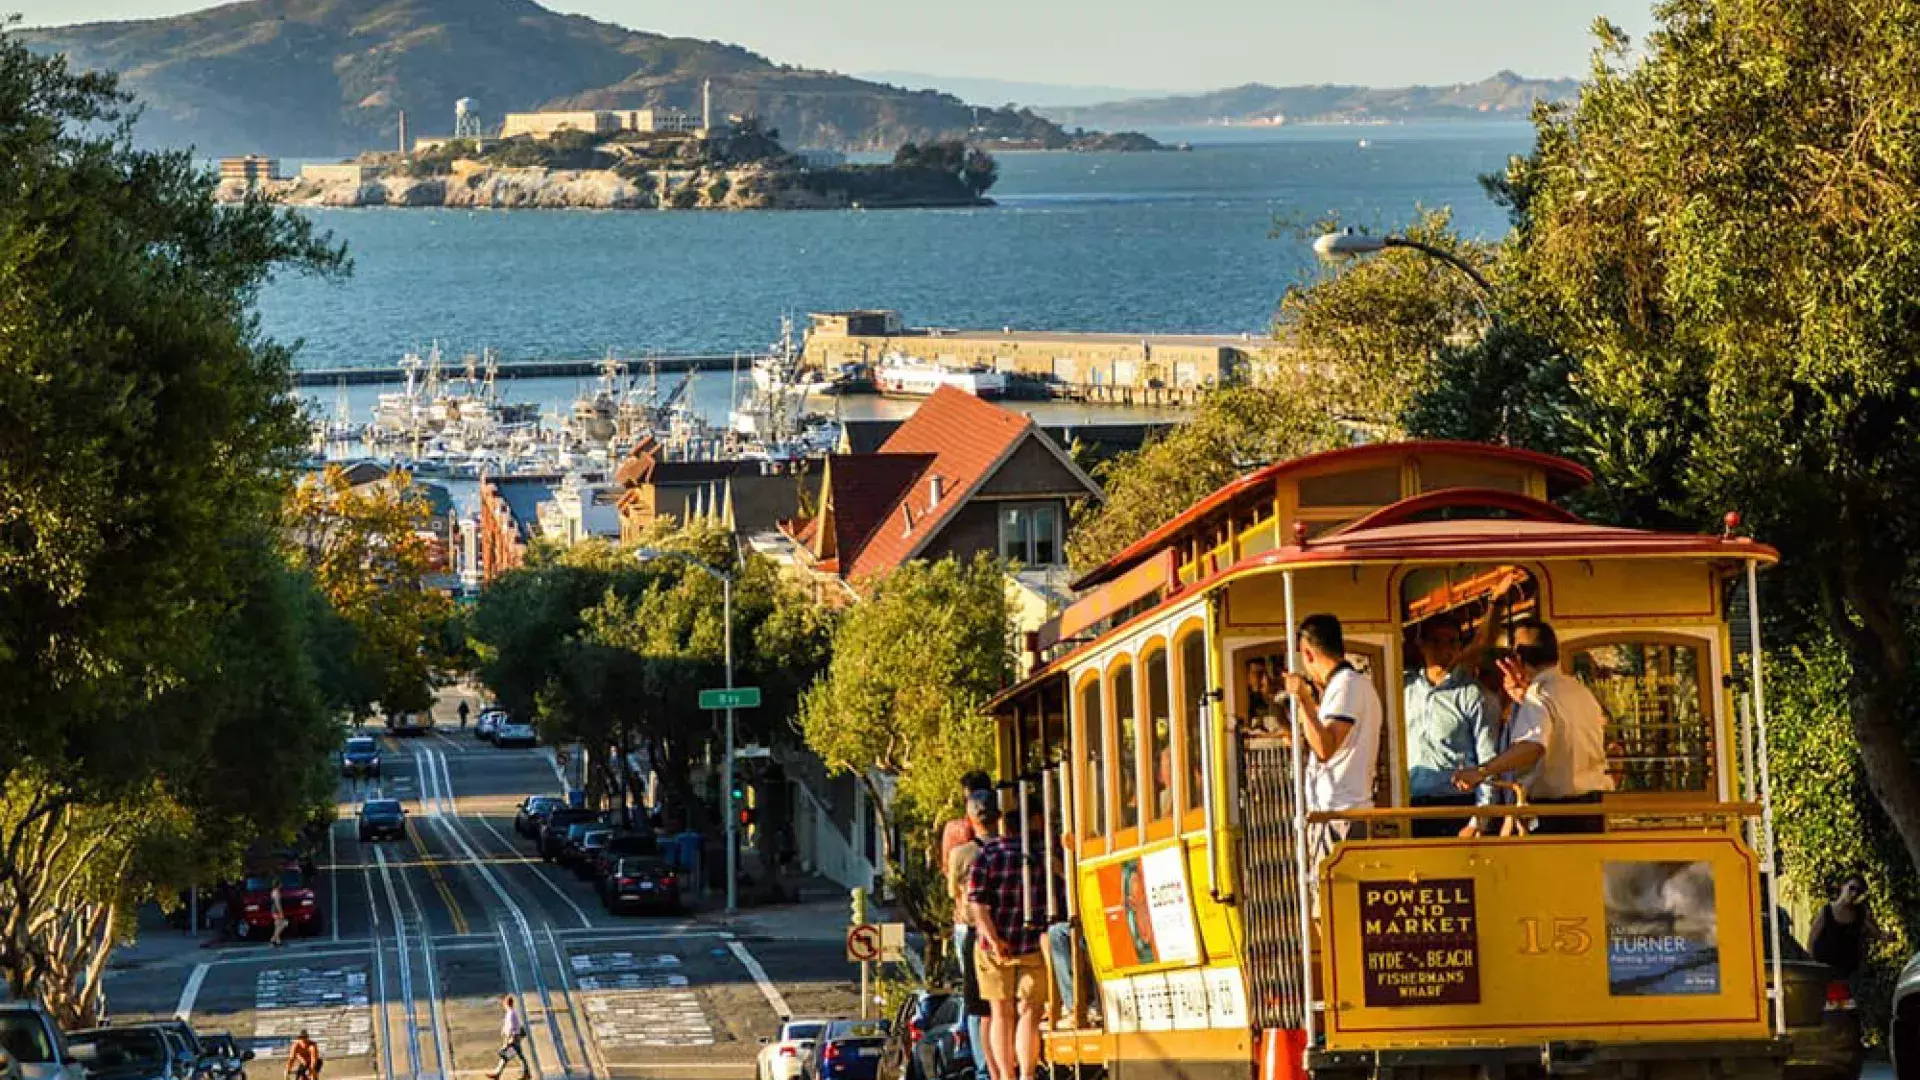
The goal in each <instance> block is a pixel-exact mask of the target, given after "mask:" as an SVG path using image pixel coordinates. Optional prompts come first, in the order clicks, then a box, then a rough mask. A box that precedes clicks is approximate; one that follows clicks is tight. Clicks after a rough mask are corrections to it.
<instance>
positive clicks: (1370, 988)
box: [1360, 878, 1480, 1008]
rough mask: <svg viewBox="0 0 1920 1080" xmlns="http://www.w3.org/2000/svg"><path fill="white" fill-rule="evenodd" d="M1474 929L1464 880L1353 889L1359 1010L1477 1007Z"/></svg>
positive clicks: (1376, 883) (1379, 884)
mask: <svg viewBox="0 0 1920 1080" xmlns="http://www.w3.org/2000/svg"><path fill="white" fill-rule="evenodd" d="M1478 929H1479V918H1478V915H1477V913H1476V911H1475V908H1474V901H1473V879H1472V878H1451V879H1444V880H1434V881H1423V882H1420V883H1419V884H1417V885H1414V884H1408V883H1407V882H1405V881H1363V882H1360V953H1361V960H1362V962H1363V964H1364V969H1365V970H1364V977H1363V979H1362V984H1363V986H1364V987H1365V990H1366V1002H1367V1005H1368V1006H1369V1007H1374V1008H1392V1007H1394V1006H1401V1005H1476V1004H1479V1002H1480V937H1479V933H1478Z"/></svg>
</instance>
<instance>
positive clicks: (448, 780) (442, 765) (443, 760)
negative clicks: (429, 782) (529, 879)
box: [427, 750, 593, 929]
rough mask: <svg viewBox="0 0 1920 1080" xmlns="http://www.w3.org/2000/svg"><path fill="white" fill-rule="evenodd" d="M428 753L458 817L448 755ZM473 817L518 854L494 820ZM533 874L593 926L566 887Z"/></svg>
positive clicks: (439, 784)
mask: <svg viewBox="0 0 1920 1080" xmlns="http://www.w3.org/2000/svg"><path fill="white" fill-rule="evenodd" d="M427 754H428V756H429V757H430V758H431V759H433V760H434V761H435V762H437V766H436V765H434V764H431V763H430V764H429V768H435V767H437V768H438V770H439V775H438V776H436V777H435V778H434V787H435V788H436V789H438V790H440V791H443V792H445V793H446V795H445V797H444V799H443V801H445V802H446V803H448V809H449V810H450V811H451V813H452V814H453V815H454V816H455V817H458V816H459V813H460V807H459V804H458V802H457V801H454V800H453V799H452V793H453V774H452V772H450V771H449V770H448V768H447V756H446V754H445V753H444V752H442V751H439V750H429V751H427ZM473 818H474V820H476V821H478V822H479V823H480V824H481V826H482V827H483V828H485V829H486V830H487V831H488V832H490V833H492V834H493V838H494V839H495V840H498V841H500V843H501V845H502V846H504V847H505V848H506V849H507V850H508V851H511V852H514V853H516V854H518V852H519V850H520V849H519V848H517V847H515V846H514V844H513V841H511V840H509V839H507V838H506V836H505V835H503V834H502V833H501V832H500V830H499V829H496V828H494V827H493V822H491V821H488V820H487V819H486V818H484V817H481V816H480V815H478V814H475V815H473ZM533 876H534V877H535V878H537V879H538V880H539V882H540V884H542V885H545V886H546V887H547V888H549V889H551V890H553V895H555V896H558V897H559V898H560V902H561V903H564V904H566V905H567V906H568V907H570V908H572V909H573V913H574V915H576V916H578V917H579V919H580V926H581V927H582V928H583V929H592V928H593V920H592V919H589V918H588V917H587V913H586V912H585V911H582V910H581V909H580V905H579V904H576V903H574V902H573V897H571V896H568V895H567V894H566V891H565V890H564V889H562V888H560V886H558V885H555V884H554V883H553V879H552V878H549V877H548V876H547V875H546V874H544V873H542V872H541V871H540V870H539V868H538V867H535V869H534V871H533Z"/></svg>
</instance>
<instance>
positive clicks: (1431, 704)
mask: <svg viewBox="0 0 1920 1080" xmlns="http://www.w3.org/2000/svg"><path fill="white" fill-rule="evenodd" d="M1493 622H1494V620H1493V619H1492V618H1490V617H1489V618H1487V619H1486V620H1485V624H1486V628H1491V627H1492V625H1493ZM1460 636H1461V635H1460V627H1459V625H1458V624H1457V623H1454V622H1452V621H1451V620H1448V619H1446V618H1444V617H1436V618H1432V619H1428V620H1427V621H1426V622H1423V623H1421V624H1420V626H1419V631H1418V636H1417V638H1416V641H1415V645H1416V647H1417V648H1418V651H1419V653H1420V661H1421V666H1420V667H1419V668H1418V669H1416V670H1413V671H1409V672H1407V678H1406V697H1405V702H1406V720H1407V780H1408V789H1409V791H1410V793H1411V794H1412V796H1413V805H1414V806H1458V807H1463V808H1464V807H1470V806H1474V805H1476V804H1477V803H1482V802H1485V801H1487V800H1488V798H1489V793H1488V789H1487V788H1485V787H1481V788H1479V789H1477V790H1476V791H1474V792H1462V791H1459V790H1456V789H1455V787H1454V785H1453V774H1454V772H1455V771H1456V770H1458V769H1466V768H1475V767H1477V766H1480V765H1483V764H1485V763H1486V762H1489V761H1492V760H1493V759H1494V757H1495V756H1496V755H1498V754H1499V752H1500V748H1499V745H1498V742H1497V740H1498V730H1499V729H1498V725H1496V724H1495V723H1494V717H1493V716H1492V715H1491V713H1490V712H1489V711H1488V708H1487V699H1486V695H1485V694H1484V693H1483V692H1482V691H1481V689H1480V683H1479V681H1478V680H1476V679H1475V678H1474V669H1473V664H1474V663H1475V662H1477V658H1478V655H1479V654H1480V653H1482V652H1484V643H1483V642H1481V641H1480V640H1478V639H1476V640H1475V641H1474V642H1473V643H1472V644H1471V645H1469V646H1468V647H1466V648H1464V649H1463V648H1462V646H1461V644H1460ZM1471 831H1472V823H1471V821H1470V820H1469V819H1467V818H1464V817H1463V818H1458V819H1455V818H1428V819H1416V820H1415V821H1414V823H1413V835H1415V836H1462V835H1468V834H1469V833H1470V832H1471Z"/></svg>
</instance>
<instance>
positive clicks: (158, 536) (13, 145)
mask: <svg viewBox="0 0 1920 1080" xmlns="http://www.w3.org/2000/svg"><path fill="white" fill-rule="evenodd" d="M127 104H128V103H127V101H126V99H125V98H124V97H123V96H122V95H121V94H120V93H119V92H118V91H117V90H116V89H115V86H114V82H113V80H112V79H111V78H110V77H108V76H103V75H90V74H75V73H73V72H71V71H69V70H68V69H67V67H66V64H65V61H64V60H62V59H61V58H59V57H41V56H36V55H34V54H32V53H30V52H28V51H27V50H26V49H25V48H24V47H23V46H21V45H20V44H19V42H18V41H17V40H15V39H14V38H13V37H12V36H11V35H5V34H0V185H4V187H5V190H6V191H7V192H9V195H8V197H7V198H5V199H0V282H4V287H3V288H0V326H4V327H5V329H4V330H3V331H0V685H5V686H6V687H7V694H6V695H5V697H4V700H0V763H4V769H5V774H4V797H0V913H3V920H4V923H3V925H0V974H4V976H5V978H6V979H7V982H8V984H9V989H10V990H12V991H13V992H14V993H16V994H23V995H33V996H38V997H42V998H43V999H45V1000H46V1001H48V1003H49V1004H50V1005H51V1006H52V1007H54V1009H55V1010H56V1013H57V1014H58V1015H59V1017H60V1018H61V1020H62V1021H63V1022H64V1023H67V1024H69V1025H72V1024H74V1023H84V1022H86V1021H87V1020H89V1019H90V1018H91V1017H92V1015H93V1010H94V1008H95V1006H96V1005H97V997H96V993H97V990H96V989H95V988H97V985H98V980H97V978H92V979H88V978H86V977H85V976H87V975H88V973H91V974H92V975H94V976H97V975H98V971H99V967H100V965H102V964H104V962H105V956H106V953H107V952H108V950H109V949H110V947H111V945H112V943H113V941H114V940H116V939H117V937H118V935H119V933H120V932H122V931H124V929H125V927H124V926H122V925H120V922H121V920H122V919H123V918H124V916H125V913H126V912H127V911H128V910H129V909H130V905H131V904H132V903H134V902H135V901H137V900H139V899H142V898H145V897H148V896H153V895H156V894H165V893H168V892H170V891H171V889H173V888H175V887H178V886H183V885H185V884H187V883H188V882H190V881H192V880H194V877H195V876H196V875H209V876H207V877H202V880H211V876H210V875H211V873H212V872H214V871H217V870H219V869H222V868H224V867H225V864H227V863H229V862H230V861H231V860H232V859H233V858H235V857H236V849H237V848H238V846H240V845H241V844H243V843H244V842H245V841H247V840H251V839H254V838H255V837H256V836H258V835H260V834H263V833H264V834H269V835H271V834H277V833H283V832H285V831H286V830H288V829H290V828H291V827H292V826H293V825H294V824H295V822H296V821H297V820H298V819H299V818H300V817H301V815H302V814H303V813H304V811H305V810H306V809H307V808H308V807H309V806H310V805H311V798H312V795H313V792H314V791H315V777H316V775H317V772H316V770H317V768H318V767H319V766H320V765H321V763H322V762H323V761H324V754H325V750H326V748H327V747H328V746H330V745H331V739H332V734H333V732H332V727H331V719H330V717H329V716H328V714H327V709H326V706H327V703H328V701H329V699H331V698H333V697H336V696H337V695H336V694H335V692H334V691H332V690H330V689H328V688H327V687H325V686H323V685H322V684H321V682H320V679H321V675H320V670H319V668H318V667H317V666H316V665H315V664H314V663H312V662H311V660H310V659H309V657H310V656H311V655H313V654H315V653H319V654H321V655H327V654H328V648H327V647H326V646H324V645H318V643H320V642H321V641H323V640H337V637H336V636H333V631H335V630H337V629H338V627H337V625H335V624H333V623H331V622H329V621H328V620H327V618H326V617H325V615H326V613H325V612H324V610H323V609H322V608H320V607H316V606H315V605H314V604H313V603H312V602H311V600H312V597H311V594H310V592H309V591H308V590H309V588H310V587H309V586H308V585H306V584H305V583H304V582H303V581H301V580H299V579H297V578H295V577H292V576H290V575H289V574H288V573H287V571H286V569H285V568H284V566H282V565H281V564H280V563H279V562H278V560H277V559H275V558H274V556H273V550H274V546H275V538H274V531H273V530H274V527H275V525H276V524H277V520H278V519H277V510H278V506H279V503H280V500H281V498H282V497H283V495H284V492H285V485H286V475H287V472H286V469H287V467H288V466H290V465H291V464H292V461H293V455H294V453H295V452H296V450H297V448H298V447H299V446H300V445H301V444H302V442H303V432H302V425H301V423H300V420H299V416H298V412H297V409H296V406H295V404H294V402H293V400H292V399H291V397H290V396H289V394H288V392H287V386H288V363H289V354H288V351H287V350H286V349H285V348H283V347H281V346H279V345H277V344H275V343H273V342H271V341H269V340H267V339H266V338H265V337H264V336H263V335H262V334H261V333H260V331H259V328H258V326H257V324H256V323H255V321H254V319H253V317H252V315H251V304H252V302H253V299H254V297H255V295H256V294H257V292H258V290H259V288H260V287H261V285H262V284H263V283H264V282H265V281H267V280H268V278H269V277H270V276H271V275H272V274H274V273H276V272H281V271H289V270H291V271H314V272H330V271H335V270H338V269H340V268H342V267H343V266H344V254H343V253H342V252H341V251H339V250H337V249H335V248H333V247H331V246H330V245H329V244H327V243H326V242H325V241H323V240H322V239H320V238H319V237H317V236H316V234H315V233H314V231H313V229H312V227H311V225H310V224H309V223H308V222H307V221H306V220H305V219H302V218H299V217H295V216H293V215H290V214H285V213H282V212H279V211H276V210H274V209H272V208H271V207H268V206H265V205H262V204H258V203H248V204H244V205H241V206H238V207H235V208H231V209H219V208H216V207H215V206H214V204H213V198H212V195H213V188H214V178H213V177H212V176H210V175H208V174H207V173H206V172H205V171H204V170H202V169H201V168H200V167H199V166H198V165H196V164H195V163H194V161H193V160H192V159H191V157H190V156H189V155H188V154H187V153H185V152H177V153H152V152H146V151H140V150H135V149H134V148H133V147H132V144H131V140H130V138H129V120H128V114H127ZM91 858H97V859H98V860H99V861H98V863H97V865H96V864H95V863H92V862H88V861H86V860H88V859H91ZM76 860H80V861H76ZM76 868H83V869H84V872H80V873H75V872H74V871H75V869H76Z"/></svg>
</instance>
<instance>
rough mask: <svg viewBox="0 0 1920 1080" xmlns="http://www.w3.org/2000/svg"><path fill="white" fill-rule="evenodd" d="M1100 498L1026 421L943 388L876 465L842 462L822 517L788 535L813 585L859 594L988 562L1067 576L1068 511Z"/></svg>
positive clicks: (834, 458)
mask: <svg viewBox="0 0 1920 1080" xmlns="http://www.w3.org/2000/svg"><path fill="white" fill-rule="evenodd" d="M1098 498H1100V486H1099V485H1098V484H1096V483H1094V481H1093V478H1092V477H1090V476H1088V475H1087V474H1086V472H1085V471H1083V470H1082V469H1081V468H1080V467H1079V466H1078V465H1075V464H1074V463H1073V460H1072V459H1071V458H1069V457H1068V456H1067V454H1066V452H1065V451H1063V450H1061V449H1060V447H1059V445H1058V444H1057V443H1055V442H1054V441H1053V440H1052V439H1050V438H1048V437H1047V434H1046V432H1044V431H1042V430H1041V429H1040V427H1039V425H1037V424H1035V423H1034V422H1033V420H1032V419H1031V418H1030V417H1027V416H1023V415H1021V414H1019V413H1015V412H1010V411H1008V410H1006V409H1002V408H1000V407H998V406H996V405H992V404H989V403H987V402H985V401H981V400H980V399H979V398H976V397H974V396H972V395H970V394H966V393H963V392H961V391H959V390H954V389H950V388H944V387H943V388H941V389H940V390H938V391H936V392H935V393H934V394H933V396H931V397H929V398H928V399H927V400H926V401H925V402H924V403H923V404H921V406H920V408H919V409H918V410H916V411H915V412H914V414H913V416H912V418H911V419H909V420H908V421H907V422H906V423H904V424H902V425H901V426H900V428H899V430H897V431H895V432H894V433H893V434H892V435H891V436H889V437H888V438H887V441H886V442H885V443H884V444H882V446H881V447H880V450H879V452H877V453H872V454H834V455H831V456H830V457H828V459H827V463H826V468H825V471H824V473H823V475H822V476H821V480H820V490H819V494H818V496H817V497H816V499H815V503H814V505H815V506H816V507H817V510H816V512H815V514H814V516H812V517H810V518H801V519H796V520H791V521H786V522H782V523H781V531H782V532H784V533H785V534H786V535H787V536H789V537H791V538H792V539H793V540H794V542H795V543H796V544H797V545H798V547H799V548H800V549H801V556H800V558H801V561H802V562H803V563H804V564H805V565H806V566H807V567H808V568H809V569H811V570H812V571H813V572H814V573H815V574H817V575H821V576H823V577H831V578H837V579H839V580H840V581H843V582H847V583H850V584H855V585H857V584H858V583H859V582H860V581H861V580H862V579H864V578H868V577H872V576H874V575H877V574H884V573H886V572H887V571H889V570H892V569H894V568H896V567H898V566H900V565H901V564H903V563H906V562H908V561H910V560H913V559H926V560H929V561H933V560H938V559H941V558H944V557H946V556H948V555H953V556H956V557H959V558H962V559H968V558H972V557H973V556H974V555H975V554H977V553H979V552H982V551H985V552H991V553H994V554H997V555H999V556H1001V557H1004V558H1006V559H1008V560H1010V561H1014V562H1018V563H1020V564H1022V565H1023V566H1026V567H1033V568H1044V567H1055V566H1064V565H1065V563H1066V561H1067V560H1066V551H1065V542H1066V532H1067V511H1068V509H1069V508H1071V507H1072V506H1074V505H1076V504H1078V503H1080V502H1083V501H1085V500H1087V499H1098Z"/></svg>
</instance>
